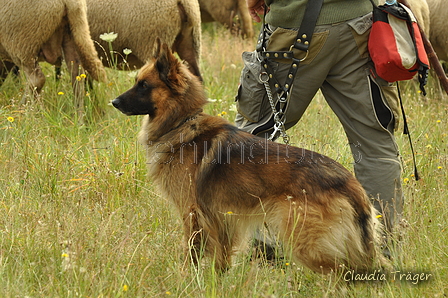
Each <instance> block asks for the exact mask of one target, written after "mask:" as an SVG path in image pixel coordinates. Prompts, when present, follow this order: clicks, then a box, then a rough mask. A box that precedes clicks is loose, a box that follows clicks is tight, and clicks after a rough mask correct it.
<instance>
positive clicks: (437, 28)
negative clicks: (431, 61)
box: [426, 0, 448, 62]
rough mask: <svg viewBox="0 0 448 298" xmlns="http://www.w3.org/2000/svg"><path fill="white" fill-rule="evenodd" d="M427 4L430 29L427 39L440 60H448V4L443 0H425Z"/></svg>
mask: <svg viewBox="0 0 448 298" xmlns="http://www.w3.org/2000/svg"><path fill="white" fill-rule="evenodd" d="M426 1H427V2H428V6H429V16H430V19H431V29H430V30H429V41H430V42H431V44H432V46H433V48H434V51H435V52H436V53H437V56H438V57H439V59H440V60H443V61H445V62H446V61H448V27H447V25H446V18H447V16H448V6H447V5H446V2H445V1H443V0H426Z"/></svg>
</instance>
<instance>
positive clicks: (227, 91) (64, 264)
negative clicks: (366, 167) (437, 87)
mask: <svg viewBox="0 0 448 298" xmlns="http://www.w3.org/2000/svg"><path fill="white" fill-rule="evenodd" d="M203 39H204V40H203V53H202V62H201V63H202V64H201V66H202V72H203V77H204V79H205V86H206V90H207V92H208V95H209V97H210V98H211V99H213V102H212V103H210V104H209V105H208V107H207V109H206V111H207V112H208V113H210V114H214V115H220V116H221V117H225V118H227V119H229V120H230V121H233V119H234V117H235V106H234V95H235V92H236V89H237V85H238V79H239V75H240V70H241V68H242V62H241V58H240V57H241V52H242V51H244V50H252V49H253V47H254V45H253V43H252V42H247V41H246V42H243V41H241V40H240V39H238V38H235V37H233V36H231V35H229V34H228V33H227V32H226V31H223V30H221V29H219V28H217V27H210V28H208V30H206V31H205V32H204V36H203ZM44 68H45V69H44V71H45V73H46V75H47V82H46V85H45V87H44V90H43V93H42V96H41V98H40V99H39V100H37V101H33V102H29V103H28V104H26V105H21V104H20V100H21V96H22V93H23V89H24V88H23V86H24V85H23V80H22V81H20V80H17V79H15V78H13V77H11V76H10V77H8V79H7V80H6V81H5V83H4V84H3V86H2V87H1V89H0V297H302V296H303V297H330V296H334V297H339V296H341V297H342V296H343V297H446V296H447V295H448V285H447V281H448V237H447V236H446V235H447V234H448V231H447V228H448V226H447V225H448V190H447V187H448V185H447V184H448V172H447V169H448V152H447V150H448V146H447V140H448V138H447V133H448V102H447V101H446V99H445V100H442V99H441V98H439V97H438V95H437V94H438V93H437V92H435V91H434V90H433V82H432V81H433V79H430V82H429V87H428V90H429V92H428V93H429V94H428V96H427V98H426V99H423V98H422V97H421V96H420V95H419V94H418V93H417V92H416V91H415V86H414V84H413V82H407V83H404V84H402V89H403V97H404V101H405V108H406V110H407V116H408V122H409V126H410V129H411V133H412V137H413V142H414V148H415V151H416V159H417V166H418V169H419V171H420V174H421V176H422V179H421V180H419V181H415V180H414V179H413V177H412V174H413V164H412V155H411V152H410V147H409V143H408V140H407V137H406V136H404V135H402V134H401V129H400V130H399V131H398V132H397V141H398V143H399V145H400V148H401V154H402V158H403V166H404V168H403V181H402V183H403V188H404V192H405V195H406V205H405V217H406V220H407V222H408V225H407V227H405V228H404V235H403V240H402V252H401V259H400V260H397V261H396V263H395V266H396V268H397V271H400V273H396V274H395V275H388V277H387V278H386V280H385V281H381V282H374V281H371V282H364V283H356V284H354V285H353V284H350V283H348V284H347V287H341V286H336V285H335V284H334V283H333V281H332V280H330V279H329V278H328V277H325V276H320V275H318V274H315V273H312V272H310V271H308V270H306V269H304V268H303V267H301V266H300V265H298V264H294V263H289V262H288V260H285V263H284V264H278V265H277V266H258V265H257V264H254V263H252V262H250V261H249V258H248V257H247V255H245V254H243V255H241V256H239V257H237V258H236V259H235V261H236V262H235V263H236V264H235V265H234V266H233V267H232V269H231V270H230V271H229V272H227V273H225V274H224V275H222V276H219V275H217V274H216V273H215V272H213V270H212V269H210V268H209V267H205V268H199V269H195V268H192V267H189V266H185V265H184V264H183V261H182V258H181V253H182V251H181V248H180V242H181V237H182V234H181V226H180V221H179V219H178V217H177V216H176V214H175V212H172V209H171V208H170V205H169V202H167V200H166V198H164V197H161V196H159V195H158V194H157V193H156V192H154V190H153V187H152V185H151V181H150V180H149V179H148V178H146V168H145V158H144V154H143V153H144V152H143V150H142V148H140V146H139V145H138V144H137V143H136V134H137V132H138V131H139V126H140V120H141V119H140V117H127V116H124V115H123V114H121V113H120V112H118V111H117V110H116V109H114V108H113V107H112V106H111V105H110V104H109V102H110V100H112V99H113V98H115V97H116V96H117V95H119V94H121V93H122V92H124V91H125V90H127V89H128V88H130V87H131V86H132V85H133V82H134V76H135V73H129V72H119V71H113V70H108V82H107V83H95V84H94V88H93V90H91V91H90V92H89V95H88V96H86V104H85V106H86V107H85V109H86V116H85V119H84V121H82V122H81V121H79V120H78V119H77V113H76V111H75V107H74V103H73V98H72V90H71V85H70V82H69V79H68V74H67V73H66V75H65V76H64V77H63V79H62V80H61V81H60V82H57V81H55V80H54V78H53V76H54V69H53V68H52V67H51V66H49V65H45V67H44ZM290 135H291V138H292V142H293V143H295V144H299V145H300V146H303V147H306V148H309V149H312V150H315V151H319V152H322V153H324V154H327V155H329V156H331V157H333V158H336V159H337V160H338V161H339V162H341V163H342V164H344V165H345V166H346V167H348V168H351V156H350V154H349V152H348V147H347V141H346V138H345V135H344V133H343V130H342V128H341V127H340V125H339V123H338V121H337V119H336V118H335V116H334V115H333V114H332V113H331V111H330V110H329V108H328V107H327V106H326V104H325V101H324V100H323V99H322V98H321V96H319V95H317V96H316V98H315V100H314V101H313V103H312V105H311V106H310V107H309V109H308V111H307V112H306V114H305V116H304V118H303V120H302V121H301V122H300V123H299V124H298V125H297V126H296V127H294V128H293V129H292V130H291V131H290ZM408 273H409V274H408ZM419 273H425V274H431V275H430V276H429V275H428V276H429V280H428V281H426V282H423V281H418V282H413V281H403V280H405V279H407V278H410V277H412V278H415V276H416V274H419ZM400 274H404V275H400ZM393 277H395V279H394V278H393ZM400 278H401V279H402V281H401V282H400ZM414 283H416V284H414ZM342 284H344V282H342Z"/></svg>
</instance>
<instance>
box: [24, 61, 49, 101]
mask: <svg viewBox="0 0 448 298" xmlns="http://www.w3.org/2000/svg"><path fill="white" fill-rule="evenodd" d="M20 68H21V69H22V70H23V72H24V73H25V76H26V79H27V85H28V86H27V90H26V91H25V93H24V95H23V98H22V103H26V102H27V101H28V99H29V98H30V97H33V98H37V97H39V94H40V92H41V90H42V88H43V86H44V84H45V75H44V74H43V72H42V69H41V68H40V66H39V63H37V60H35V59H33V61H32V62H31V63H30V64H23V65H22V66H21V67H20Z"/></svg>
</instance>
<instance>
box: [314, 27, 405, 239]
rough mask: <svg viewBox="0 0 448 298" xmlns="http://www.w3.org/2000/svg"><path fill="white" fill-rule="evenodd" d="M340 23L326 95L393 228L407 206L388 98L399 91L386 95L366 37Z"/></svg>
mask: <svg viewBox="0 0 448 298" xmlns="http://www.w3.org/2000/svg"><path fill="white" fill-rule="evenodd" d="M351 25H353V24H351ZM337 27H338V29H339V30H340V36H341V38H340V44H339V45H340V46H339V47H338V48H337V49H335V50H337V51H338V52H339V55H340V58H339V60H338V62H337V63H336V64H335V65H334V66H333V68H332V70H331V71H330V73H329V75H328V77H327V80H326V81H325V82H324V84H323V85H322V88H321V89H322V93H323V94H324V97H325V98H326V100H327V102H328V104H329V105H330V107H331V108H332V110H333V111H334V112H335V114H336V115H337V117H338V118H339V120H340V121H341V123H342V125H343V127H344V130H345V133H346V134H347V137H348V140H349V144H350V148H351V150H352V154H353V158H354V171H355V175H356V177H357V179H358V180H359V181H360V183H361V184H362V185H363V187H364V189H365V190H366V192H367V194H368V195H369V196H371V197H372V198H374V200H375V202H374V204H375V207H376V209H377V210H378V212H379V213H380V214H381V215H382V216H383V218H384V223H385V225H386V229H387V230H388V231H389V232H390V231H392V229H393V227H394V226H395V225H396V223H397V222H398V221H399V219H400V217H401V215H402V208H403V207H402V205H403V198H402V193H401V178H400V177H401V163H400V159H399V152H398V146H397V144H396V142H395V139H394V136H393V131H394V127H395V121H396V119H395V117H394V114H395V113H394V111H393V110H392V109H391V106H392V105H391V104H389V103H388V102H391V100H395V99H394V98H390V96H392V97H393V94H396V93H394V92H387V94H386V93H385V92H384V90H386V88H389V89H390V88H393V87H391V86H390V85H389V84H388V83H387V82H385V81H384V80H381V79H374V78H373V75H372V73H371V71H370V69H371V68H370V62H369V58H368V55H366V43H367V38H364V39H363V38H362V34H361V35H359V34H358V33H357V32H355V30H354V29H353V28H352V27H350V26H348V25H347V24H341V25H339V26H337ZM366 33H368V32H366ZM363 40H364V42H365V44H364V43H363V42H362V41H363ZM389 91H391V90H389ZM392 91H393V90H392ZM386 95H387V96H389V97H387V96H386ZM395 96H396V95H395ZM397 120H398V119H397Z"/></svg>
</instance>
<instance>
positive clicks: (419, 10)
mask: <svg viewBox="0 0 448 298" xmlns="http://www.w3.org/2000/svg"><path fill="white" fill-rule="evenodd" d="M407 3H408V4H409V8H410V9H411V10H412V13H413V14H414V16H415V18H416V19H417V22H418V24H419V25H420V28H421V29H422V30H423V32H425V34H426V35H429V28H430V26H431V20H430V17H429V7H428V3H427V2H426V0H407Z"/></svg>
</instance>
